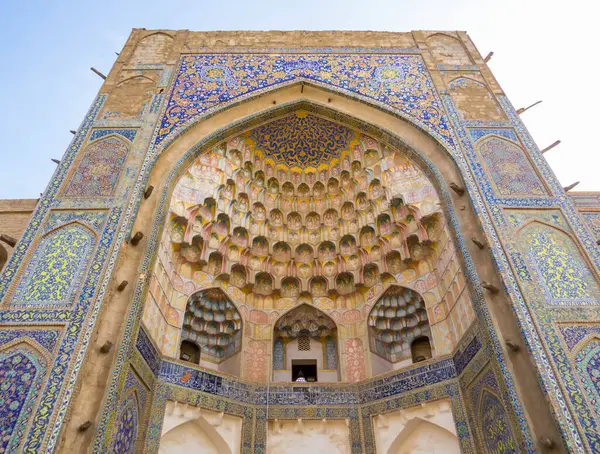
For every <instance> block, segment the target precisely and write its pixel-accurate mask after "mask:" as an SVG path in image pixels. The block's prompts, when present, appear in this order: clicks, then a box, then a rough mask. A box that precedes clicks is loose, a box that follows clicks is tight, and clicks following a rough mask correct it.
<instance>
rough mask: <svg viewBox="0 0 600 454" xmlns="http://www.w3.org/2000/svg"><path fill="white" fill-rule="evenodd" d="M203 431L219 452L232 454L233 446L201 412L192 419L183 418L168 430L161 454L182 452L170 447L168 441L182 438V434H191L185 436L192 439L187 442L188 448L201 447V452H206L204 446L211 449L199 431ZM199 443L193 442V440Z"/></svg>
mask: <svg viewBox="0 0 600 454" xmlns="http://www.w3.org/2000/svg"><path fill="white" fill-rule="evenodd" d="M198 431H200V432H201V433H203V434H204V435H205V436H206V437H207V438H208V440H209V441H210V442H211V443H212V444H213V446H214V447H215V449H216V453H217V454H232V451H231V448H230V447H229V445H228V444H227V442H226V441H225V439H224V438H223V437H222V436H221V434H220V433H219V432H217V430H216V429H215V428H214V427H213V426H212V424H210V423H209V422H208V421H207V420H206V418H204V417H203V416H202V414H200V415H199V416H198V417H197V418H195V419H192V420H187V421H186V420H183V421H182V422H181V423H180V424H177V425H175V426H173V427H171V428H170V429H169V430H168V431H167V432H165V433H164V434H163V435H162V436H161V440H160V448H159V454H175V452H181V451H180V450H177V451H174V450H170V449H168V447H167V446H166V444H167V443H170V441H171V440H173V441H175V440H181V438H182V436H184V437H185V435H190V436H189V437H185V438H186V439H187V440H190V439H191V440H192V443H190V444H189V445H188V444H186V448H192V449H193V448H195V449H200V450H201V451H199V452H204V451H203V450H202V448H204V449H209V448H210V447H209V446H206V445H204V444H203V440H202V438H203V437H202V435H201V434H198V433H197V432H198ZM194 441H195V442H196V443H197V444H193V442H194Z"/></svg>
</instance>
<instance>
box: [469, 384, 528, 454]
mask: <svg viewBox="0 0 600 454" xmlns="http://www.w3.org/2000/svg"><path fill="white" fill-rule="evenodd" d="M477 414H478V415H479V418H480V419H479V421H480V423H479V424H480V425H479V427H481V430H482V432H483V433H482V439H483V441H484V443H485V445H486V447H487V450H488V452H498V450H499V449H502V452H507V453H514V454H516V453H517V452H518V448H517V443H516V441H515V437H514V435H513V433H512V428H511V423H510V421H509V419H508V416H507V414H506V409H505V407H504V405H503V404H502V399H500V397H499V396H498V395H497V394H496V392H495V391H494V390H493V389H491V388H490V387H489V386H482V387H481V390H480V393H479V403H478V410H477Z"/></svg>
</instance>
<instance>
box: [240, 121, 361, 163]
mask: <svg viewBox="0 0 600 454" xmlns="http://www.w3.org/2000/svg"><path fill="white" fill-rule="evenodd" d="M250 137H251V139H252V140H253V141H254V146H255V148H256V149H259V150H261V151H262V152H263V153H264V154H265V156H269V157H272V158H273V159H275V160H276V161H278V162H280V163H282V164H286V165H288V166H290V167H291V166H299V167H301V168H306V167H309V166H312V167H317V166H318V165H319V164H321V163H323V162H329V161H330V160H331V159H332V158H335V157H338V156H339V154H340V152H341V151H342V150H344V149H346V148H347V147H348V143H349V142H350V140H351V139H352V137H353V132H352V131H351V130H350V129H348V128H346V127H345V126H342V125H339V124H337V123H334V122H332V121H329V120H325V119H324V118H321V117H318V116H316V115H312V114H310V113H308V112H303V111H300V112H295V113H293V114H291V115H287V116H285V117H283V118H280V119H278V120H275V121H272V122H270V123H267V124H266V125H263V126H259V127H258V128H256V129H255V130H254V131H252V133H251V135H250Z"/></svg>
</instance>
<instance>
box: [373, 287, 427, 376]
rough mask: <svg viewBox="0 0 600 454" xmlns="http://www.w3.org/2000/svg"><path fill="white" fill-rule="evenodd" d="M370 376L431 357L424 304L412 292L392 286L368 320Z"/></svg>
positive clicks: (376, 304)
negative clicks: (371, 373)
mask: <svg viewBox="0 0 600 454" xmlns="http://www.w3.org/2000/svg"><path fill="white" fill-rule="evenodd" d="M368 326H369V347H370V351H371V365H372V370H373V375H378V374H380V373H383V372H387V371H390V370H394V369H398V368H400V367H404V366H406V365H408V364H411V363H416V362H420V361H424V360H426V359H429V358H431V357H432V343H431V328H430V326H429V320H428V318H427V310H426V308H425V301H424V300H423V298H422V297H421V295H419V294H418V293H417V292H415V291H414V290H411V289H408V288H405V287H399V286H392V287H390V288H389V289H388V290H387V291H386V292H385V293H384V294H383V295H382V296H381V297H380V298H379V299H378V300H377V302H376V303H375V305H374V306H373V308H372V309H371V312H370V313H369V318H368Z"/></svg>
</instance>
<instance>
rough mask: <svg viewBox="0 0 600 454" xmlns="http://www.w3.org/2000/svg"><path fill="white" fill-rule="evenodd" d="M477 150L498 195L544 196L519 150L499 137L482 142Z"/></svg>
mask: <svg viewBox="0 0 600 454" xmlns="http://www.w3.org/2000/svg"><path fill="white" fill-rule="evenodd" d="M478 149H479V153H480V155H481V157H482V159H483V162H484V163H485V166H486V168H487V171H488V173H489V176H490V178H491V179H492V181H493V183H494V185H495V186H496V190H497V191H498V194H499V195H500V196H504V197H515V196H517V197H531V196H540V195H546V190H545V189H544V186H543V185H542V183H541V182H540V179H539V177H538V176H537V174H536V173H535V170H533V167H532V166H531V163H530V162H529V161H528V160H527V158H526V157H525V154H524V152H523V149H522V148H521V147H519V146H517V145H516V144H514V143H512V142H509V141H507V140H505V139H503V138H500V137H496V136H492V137H490V138H487V139H484V141H482V142H481V143H480V144H479V147H478Z"/></svg>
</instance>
